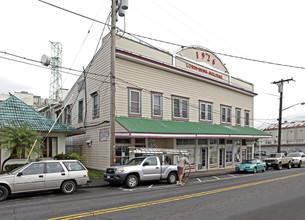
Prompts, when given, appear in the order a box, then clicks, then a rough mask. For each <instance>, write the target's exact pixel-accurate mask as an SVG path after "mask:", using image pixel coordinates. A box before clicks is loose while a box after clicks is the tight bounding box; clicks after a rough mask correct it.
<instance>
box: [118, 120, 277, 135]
mask: <svg viewBox="0 0 305 220" xmlns="http://www.w3.org/2000/svg"><path fill="white" fill-rule="evenodd" d="M116 121H117V122H118V123H119V124H121V125H122V126H123V127H124V128H125V129H126V130H127V132H125V133H124V132H116V136H117V137H124V136H127V135H128V136H131V137H132V136H134V137H140V136H142V137H160V138H161V137H198V138H199V137H215V138H217V137H221V138H234V137H236V138H268V137H271V136H272V135H270V134H268V133H266V132H263V131H260V130H257V129H255V128H250V127H240V126H230V125H218V124H210V123H199V122H184V121H171V120H158V119H146V118H134V117H116Z"/></svg>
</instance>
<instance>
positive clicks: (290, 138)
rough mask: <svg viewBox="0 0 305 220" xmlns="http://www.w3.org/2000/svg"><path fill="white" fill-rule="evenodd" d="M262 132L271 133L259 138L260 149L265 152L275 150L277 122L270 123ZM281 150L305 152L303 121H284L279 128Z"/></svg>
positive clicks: (276, 145)
mask: <svg viewBox="0 0 305 220" xmlns="http://www.w3.org/2000/svg"><path fill="white" fill-rule="evenodd" d="M263 131H264V132H266V133H269V134H270V135H272V137H271V138H268V139H261V140H260V143H261V150H262V151H265V152H266V154H270V153H274V152H277V148H278V131H279V130H278V124H271V125H269V126H268V127H267V128H265V129H263ZM257 150H258V149H257V148H256V150H255V151H257ZM281 151H284V152H287V153H290V152H298V151H302V152H305V121H292V122H287V121H285V122H284V123H282V128H281Z"/></svg>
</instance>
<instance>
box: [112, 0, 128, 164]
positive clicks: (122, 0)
mask: <svg viewBox="0 0 305 220" xmlns="http://www.w3.org/2000/svg"><path fill="white" fill-rule="evenodd" d="M111 1H112V4H111V51H110V54H111V55H110V57H111V67H110V165H111V166H114V165H115V52H116V49H115V47H116V31H117V29H116V22H117V12H118V11H119V16H121V17H123V16H125V10H127V9H128V0H111Z"/></svg>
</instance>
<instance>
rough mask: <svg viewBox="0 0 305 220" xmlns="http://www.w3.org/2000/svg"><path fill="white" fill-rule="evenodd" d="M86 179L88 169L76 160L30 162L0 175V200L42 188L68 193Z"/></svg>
mask: <svg viewBox="0 0 305 220" xmlns="http://www.w3.org/2000/svg"><path fill="white" fill-rule="evenodd" d="M88 181H89V173H88V170H87V169H86V167H85V166H84V165H83V164H82V163H81V162H79V161H78V160H47V161H39V162H32V163H29V164H26V165H24V166H22V167H19V168H17V169H16V170H13V171H12V172H9V173H7V174H2V175H0V201H3V200H5V199H6V198H7V197H8V196H10V195H13V194H17V193H24V192H34V191H43V190H54V189H60V190H61V191H62V192H63V193H65V194H70V193H73V192H74V191H75V190H76V188H77V187H78V186H80V185H84V184H86V183H87V182H88Z"/></svg>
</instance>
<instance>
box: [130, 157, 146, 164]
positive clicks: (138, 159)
mask: <svg viewBox="0 0 305 220" xmlns="http://www.w3.org/2000/svg"><path fill="white" fill-rule="evenodd" d="M144 159H145V158H144V157H139V158H133V159H132V160H131V161H129V162H128V163H127V164H126V165H140V164H141V163H142V161H143V160H144Z"/></svg>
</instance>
